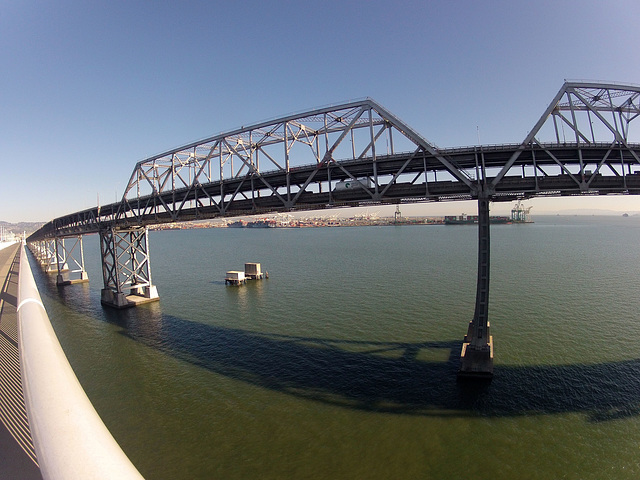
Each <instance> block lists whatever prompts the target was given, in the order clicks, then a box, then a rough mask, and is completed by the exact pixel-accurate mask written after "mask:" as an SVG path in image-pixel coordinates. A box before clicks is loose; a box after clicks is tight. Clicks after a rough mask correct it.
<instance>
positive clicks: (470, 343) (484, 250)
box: [458, 191, 493, 378]
mask: <svg viewBox="0 0 640 480" xmlns="http://www.w3.org/2000/svg"><path fill="white" fill-rule="evenodd" d="M489 224H490V218H489V196H488V195H487V194H486V193H484V191H483V192H481V194H480V195H479V196H478V282H477V289H476V307H475V312H474V315H473V320H471V322H469V329H468V331H467V335H465V337H464V343H463V345H462V352H461V354H460V357H461V358H460V370H459V371H458V376H459V377H479V378H491V376H492V375H493V338H492V337H491V334H490V331H489V327H490V324H489V270H490V269H489V263H490V239H489Z"/></svg>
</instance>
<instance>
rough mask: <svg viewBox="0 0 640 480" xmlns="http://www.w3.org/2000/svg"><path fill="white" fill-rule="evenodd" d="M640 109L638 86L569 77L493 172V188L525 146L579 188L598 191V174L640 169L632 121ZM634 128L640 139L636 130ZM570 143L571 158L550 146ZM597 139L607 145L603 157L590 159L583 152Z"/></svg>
mask: <svg viewBox="0 0 640 480" xmlns="http://www.w3.org/2000/svg"><path fill="white" fill-rule="evenodd" d="M639 115H640V86H636V85H623V84H615V83H593V82H565V83H564V85H563V86H562V88H561V89H560V91H559V92H558V93H557V95H556V96H555V97H554V99H553V101H552V102H551V104H550V105H549V107H548V108H547V110H546V111H545V112H544V113H543V114H542V116H541V117H540V119H539V120H538V122H536V124H535V126H534V127H533V129H532V130H531V131H530V132H529V134H528V135H527V136H526V138H525V139H524V141H523V142H522V143H521V144H520V146H519V147H518V148H517V149H516V150H515V151H514V152H513V154H512V155H511V157H510V158H509V160H508V161H507V162H506V163H505V164H504V166H502V168H500V169H499V171H498V172H497V174H496V175H495V176H494V177H493V178H491V181H490V185H491V187H492V188H495V187H497V185H498V184H499V183H500V182H501V181H502V179H503V178H504V176H505V175H512V174H513V167H514V165H516V162H517V160H518V159H519V158H520V156H521V155H522V154H523V153H524V152H526V151H527V150H532V151H533V150H542V151H543V152H545V153H546V154H547V155H548V156H550V157H551V158H552V159H553V161H554V162H555V164H556V165H555V166H554V167H555V170H554V172H555V173H554V174H555V175H567V176H569V177H570V178H571V180H572V181H573V182H575V184H576V185H577V186H578V188H579V191H580V193H590V192H592V191H595V192H596V193H597V188H594V185H593V183H594V181H596V179H597V177H598V176H602V175H605V174H606V175H612V176H615V177H623V178H624V177H625V176H626V175H631V174H632V173H634V171H635V172H637V171H638V167H639V166H640V153H639V152H638V148H637V144H634V143H632V135H631V134H632V131H631V124H632V122H633V121H634V120H636V118H638V116H639ZM639 123H640V122H635V123H634V125H638V124H639ZM635 128H636V129H637V128H638V126H636V127H635ZM633 133H635V140H636V142H637V139H638V136H637V133H638V131H637V130H636V131H635V132H633ZM568 145H573V146H574V149H575V154H574V157H573V158H572V159H571V162H567V161H566V160H565V159H561V158H557V157H555V156H554V155H553V152H552V150H551V148H549V146H551V147H554V146H555V147H560V146H568ZM596 145H602V146H605V147H606V148H604V149H603V150H602V153H601V155H600V156H599V157H596V158H593V157H591V156H589V158H588V160H587V159H586V158H585V152H587V151H592V150H593V147H594V146H596ZM587 155H588V154H587ZM569 164H571V166H569ZM531 166H532V167H533V168H532V172H531V173H532V174H533V176H535V177H536V178H539V177H541V176H542V177H545V176H549V173H548V172H547V171H545V170H544V169H540V168H538V166H537V165H536V164H535V160H533V161H532V162H531ZM571 167H572V168H571ZM596 183H597V182H596ZM621 193H624V192H621ZM634 193H635V192H634Z"/></svg>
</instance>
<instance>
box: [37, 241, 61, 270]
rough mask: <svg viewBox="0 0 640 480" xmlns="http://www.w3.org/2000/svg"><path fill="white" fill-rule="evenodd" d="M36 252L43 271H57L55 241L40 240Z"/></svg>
mask: <svg viewBox="0 0 640 480" xmlns="http://www.w3.org/2000/svg"><path fill="white" fill-rule="evenodd" d="M38 251H39V255H38V260H39V261H40V265H41V266H42V268H43V269H44V271H45V272H47V273H51V272H54V271H56V270H57V269H58V258H57V253H56V240H55V239H51V238H48V239H45V240H42V242H40V247H39V249H38Z"/></svg>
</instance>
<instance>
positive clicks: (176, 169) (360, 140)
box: [27, 82, 640, 378]
mask: <svg viewBox="0 0 640 480" xmlns="http://www.w3.org/2000/svg"><path fill="white" fill-rule="evenodd" d="M639 115H640V86H634V85H623V84H617V83H588V82H565V83H564V84H563V85H562V88H561V89H560V90H559V91H558V93H557V95H556V96H555V97H554V98H553V99H552V101H551V103H550V104H549V106H548V107H547V108H546V110H544V112H543V113H542V115H541V117H540V119H539V120H538V121H537V122H536V124H535V125H534V126H533V128H532V129H531V130H530V132H529V133H528V134H527V136H526V138H525V139H524V140H523V141H521V142H520V143H513V144H503V145H476V146H470V147H464V148H440V147H438V146H436V145H435V144H433V143H431V142H429V141H428V140H427V139H425V138H424V137H423V136H422V135H420V134H419V133H418V132H416V131H415V130H414V129H412V128H411V127H410V126H409V125H407V124H406V123H404V122H403V121H402V120H400V119H399V118H398V117H396V116H395V115H393V114H392V113H391V112H389V111H388V110H387V109H385V108H384V107H382V106H381V105H379V104H378V103H376V102H375V101H373V100H372V99H364V100H361V101H355V102H349V103H344V104H340V105H332V106H328V107H324V108H318V109H315V110H311V111H307V112H303V113H299V114H294V115H289V116H286V117H282V118H277V119H274V120H269V121H265V122H261V123H257V124H254V125H250V126H246V127H241V128H238V129H235V130H231V131H229V132H225V133H221V134H219V135H215V136H212V137H210V138H206V139H203V140H200V141H197V142H193V143H190V144H187V145H184V146H181V147H178V148H175V149H173V150H170V151H167V152H164V153H161V154H159V155H155V156H152V157H150V158H147V159H145V160H143V161H140V162H138V163H137V164H136V165H135V167H134V168H133V172H132V174H131V177H130V178H129V181H128V183H127V185H126V188H125V189H124V194H123V196H122V199H121V200H120V201H119V202H116V203H112V204H109V205H101V206H96V207H94V208H90V209H87V210H82V211H79V212H75V213H71V214H69V215H65V216H63V217H59V218H56V219H53V220H51V221H50V222H48V223H47V224H45V225H44V226H43V227H42V228H41V229H39V230H38V231H37V232H35V233H33V234H32V235H31V236H30V237H29V238H28V239H27V240H28V243H29V245H30V248H31V250H32V252H33V253H34V255H35V256H36V257H37V258H38V259H39V260H40V262H41V263H42V264H43V265H44V266H45V268H46V269H48V270H49V271H53V272H57V275H58V277H57V278H58V280H57V283H58V284H60V285H62V284H68V283H73V282H74V281H87V276H86V273H85V270H84V260H83V253H82V252H83V251H82V235H85V234H89V233H98V234H99V236H100V248H101V258H102V272H103V282H104V288H103V289H102V294H101V301H102V303H103V304H104V305H106V306H110V307H116V308H123V307H129V306H133V305H136V304H137V303H139V302H143V301H153V300H157V299H158V298H159V297H158V292H157V289H156V287H155V286H154V285H153V283H152V280H151V268H150V265H151V262H150V255H149V240H148V227H149V226H150V225H157V224H163V223H171V222H185V221H192V220H203V219H212V218H218V217H233V216H246V215H256V214H266V213H273V212H292V211H298V210H320V209H328V208H336V207H343V206H373V205H384V204H402V203H408V202H412V203H413V202H438V201H440V202H442V201H454V200H475V201H477V204H478V270H477V291H476V302H475V311H474V314H473V317H472V319H471V321H470V322H469V324H468V329H467V334H466V336H465V338H464V343H463V347H462V352H461V366H460V371H459V375H460V376H471V377H481V378H484V377H490V376H491V375H492V373H493V339H492V336H491V334H490V322H489V317H488V307H489V273H490V220H489V206H490V203H491V202H506V201H514V200H521V199H527V198H532V197H549V196H568V195H590V196H593V195H638V194H640V143H634V142H633V141H632V139H634V138H635V139H637V138H639V137H638V135H637V134H638V129H637V128H636V130H635V131H634V130H633V127H632V125H636V126H638V125H640V121H635V122H634V120H636V119H637V118H638V116H639ZM634 135H635V136H634ZM69 244H72V246H71V247H69ZM69 265H71V267H69ZM65 271H70V272H72V273H73V272H76V273H75V276H76V277H78V276H79V278H76V279H74V280H68V277H69V276H70V275H69V274H67V275H66V278H65V276H64V275H63V273H64V272H65Z"/></svg>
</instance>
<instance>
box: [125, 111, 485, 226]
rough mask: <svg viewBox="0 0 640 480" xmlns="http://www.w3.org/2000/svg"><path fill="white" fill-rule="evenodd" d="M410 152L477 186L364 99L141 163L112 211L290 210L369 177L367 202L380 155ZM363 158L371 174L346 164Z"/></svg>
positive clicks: (136, 216) (174, 214)
mask: <svg viewBox="0 0 640 480" xmlns="http://www.w3.org/2000/svg"><path fill="white" fill-rule="evenodd" d="M407 150H408V151H412V152H414V153H413V158H421V157H423V156H424V155H428V156H429V157H430V158H431V159H433V160H432V161H435V162H436V163H437V164H438V167H437V168H438V169H441V170H445V171H447V172H448V173H449V175H450V176H451V177H453V178H455V179H457V181H459V182H462V183H463V184H465V185H466V186H467V187H468V188H472V181H471V179H470V177H469V175H468V174H467V173H466V172H465V171H463V170H461V169H459V168H458V167H457V166H456V165H455V164H454V162H453V161H451V159H448V158H447V157H446V156H445V155H442V154H441V153H440V152H439V150H438V149H437V147H435V146H434V145H432V144H431V143H429V142H428V141H427V140H425V139H424V138H422V137H421V136H420V135H418V134H417V133H416V132H415V131H413V130H412V129H411V128H410V127H408V126H407V125H406V124H404V123H403V122H401V121H400V120H399V119H398V118H396V117H395V116H393V115H392V114H391V113H389V112H388V111H387V110H386V109H384V108H383V107H381V106H380V105H378V104H377V103H375V102H374V101H373V100H371V99H366V100H363V101H360V102H352V103H347V104H342V105H336V106H331V107H327V108H324V109H318V110H314V111H311V112H305V113H302V114H297V115H290V116H288V117H283V118H280V119H277V120H273V121H268V122H263V123H260V124H256V125H253V126H250V127H243V128H241V129H237V130H233V131H231V132H228V133H224V134H220V135H217V136H214V137H211V138H208V139H205V140H202V141H201V142H197V143H193V144H189V145H186V146H184V147H180V148H178V149H175V150H172V151H169V152H166V153H164V154H161V155H157V156H154V157H151V158H149V159H147V160H144V161H142V162H139V163H138V164H137V165H136V167H135V169H134V172H133V173H132V175H131V178H130V180H129V183H128V185H127V187H126V188H125V192H124V195H123V200H122V202H121V208H120V209H119V210H118V211H117V212H116V213H115V216H116V219H117V220H118V221H121V219H122V218H128V219H131V221H132V222H137V223H139V221H140V219H142V218H143V217H148V216H150V215H157V216H158V217H159V218H162V219H167V220H168V221H177V220H179V219H180V218H182V217H187V218H188V217H202V216H208V217H210V216H217V215H220V216H224V215H228V214H229V212H231V211H233V210H234V204H242V205H243V207H242V209H243V211H245V212H247V213H255V212H256V211H257V210H259V208H260V206H259V205H257V204H256V203H257V202H256V201H255V200H256V198H260V197H262V198H264V197H271V199H272V200H273V202H272V203H273V207H271V208H277V209H281V210H291V209H294V208H295V207H296V205H297V204H299V203H300V200H301V198H302V197H304V196H305V195H307V194H312V193H322V192H325V193H328V192H331V191H332V190H333V189H334V188H335V186H336V184H337V183H339V182H340V181H342V180H349V181H352V182H358V181H362V180H365V179H366V184H367V185H370V187H371V188H369V189H367V191H368V196H369V200H371V201H374V202H375V201H380V199H381V198H382V196H383V195H384V193H385V184H384V182H383V181H382V180H381V179H380V172H378V170H377V161H378V159H381V158H383V157H388V156H393V155H395V154H396V153H397V152H401V151H407ZM363 159H367V160H369V161H370V163H371V166H372V168H371V171H368V172H364V173H363V172H359V173H358V172H355V171H352V170H351V169H350V168H349V165H348V164H349V163H350V162H351V163H354V162H355V163H357V162H359V161H362V160H363ZM393 173H395V174H397V175H399V174H400V173H402V170H401V169H400V170H398V171H396V172H393ZM332 174H333V175H332ZM358 175H360V176H358ZM331 201H332V199H331V198H329V202H328V203H331ZM325 203H327V202H325Z"/></svg>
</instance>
